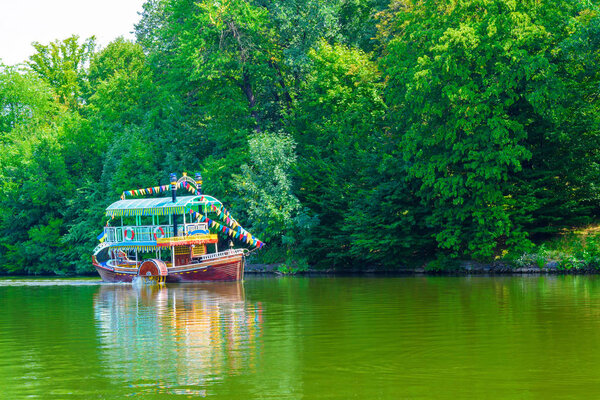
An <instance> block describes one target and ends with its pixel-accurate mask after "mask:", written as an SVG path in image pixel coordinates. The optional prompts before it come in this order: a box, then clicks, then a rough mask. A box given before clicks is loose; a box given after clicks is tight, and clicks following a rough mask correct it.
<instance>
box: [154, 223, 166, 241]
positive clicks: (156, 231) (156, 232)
mask: <svg viewBox="0 0 600 400" xmlns="http://www.w3.org/2000/svg"><path fill="white" fill-rule="evenodd" d="M159 233H160V236H159ZM164 237H165V231H164V230H163V228H162V226H157V227H156V228H154V240H158V239H162V238H164Z"/></svg>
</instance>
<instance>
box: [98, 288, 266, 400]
mask: <svg viewBox="0 0 600 400" xmlns="http://www.w3.org/2000/svg"><path fill="white" fill-rule="evenodd" d="M94 310H95V318H96V321H97V327H98V330H99V338H100V341H101V349H102V352H101V358H102V361H103V363H105V372H106V373H107V374H108V375H110V376H111V378H114V379H120V380H121V382H123V381H126V382H128V383H130V384H131V385H133V386H134V387H139V388H146V390H149V391H151V392H153V393H155V392H156V391H157V390H158V391H159V392H162V393H173V392H177V393H180V394H182V393H183V394H200V395H201V394H203V393H202V392H197V391H195V390H197V389H198V388H199V387H204V386H205V384H206V383H207V382H210V381H219V380H223V379H225V378H226V377H227V376H230V375H237V374H238V373H241V372H242V371H243V372H244V373H247V372H252V370H253V369H254V368H255V365H256V356H257V348H258V347H259V346H258V341H259V339H260V336H261V326H262V310H261V305H260V303H257V304H248V303H247V302H246V301H245V296H244V286H243V283H241V282H222V283H219V282H210V283H200V284H185V285H169V286H162V287H159V286H144V285H142V286H141V287H134V286H132V285H106V286H104V285H103V286H101V287H100V288H99V290H98V292H97V293H96V294H95V296H94ZM115 366H119V367H116V368H120V369H119V370H116V369H115ZM178 388H179V389H178ZM181 390H183V392H181Z"/></svg>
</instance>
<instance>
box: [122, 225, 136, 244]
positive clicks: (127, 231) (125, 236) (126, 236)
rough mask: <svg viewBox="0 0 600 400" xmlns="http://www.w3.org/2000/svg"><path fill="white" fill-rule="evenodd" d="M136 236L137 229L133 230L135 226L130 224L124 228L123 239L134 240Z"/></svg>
mask: <svg viewBox="0 0 600 400" xmlns="http://www.w3.org/2000/svg"><path fill="white" fill-rule="evenodd" d="M130 234H131V237H129V235H130ZM134 237H135V231H134V230H133V227H131V226H128V227H127V228H125V229H124V230H123V239H125V240H126V241H128V242H129V241H131V240H133V238H134Z"/></svg>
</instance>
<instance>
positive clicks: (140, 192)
mask: <svg viewBox="0 0 600 400" xmlns="http://www.w3.org/2000/svg"><path fill="white" fill-rule="evenodd" d="M180 188H184V189H187V191H189V192H190V193H196V188H195V187H194V186H192V185H190V183H189V182H186V181H183V182H180V183H178V184H177V185H176V189H180ZM170 190H171V185H162V186H152V187H149V188H143V189H133V190H125V191H124V192H123V194H121V200H125V199H126V198H127V197H134V196H145V195H148V194H157V193H163V192H167V191H170Z"/></svg>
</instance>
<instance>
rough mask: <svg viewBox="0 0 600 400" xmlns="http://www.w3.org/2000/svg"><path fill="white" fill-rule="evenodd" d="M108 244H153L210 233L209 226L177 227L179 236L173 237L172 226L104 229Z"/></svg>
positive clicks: (185, 225)
mask: <svg viewBox="0 0 600 400" xmlns="http://www.w3.org/2000/svg"><path fill="white" fill-rule="evenodd" d="M104 230H105V232H106V242H108V243H121V242H153V241H156V239H160V238H170V237H175V236H183V235H184V234H186V235H187V234H192V233H193V232H197V231H208V226H207V224H204V223H202V224H197V223H195V224H184V225H182V226H178V227H177V235H173V226H172V225H136V226H115V227H106V228H104Z"/></svg>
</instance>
